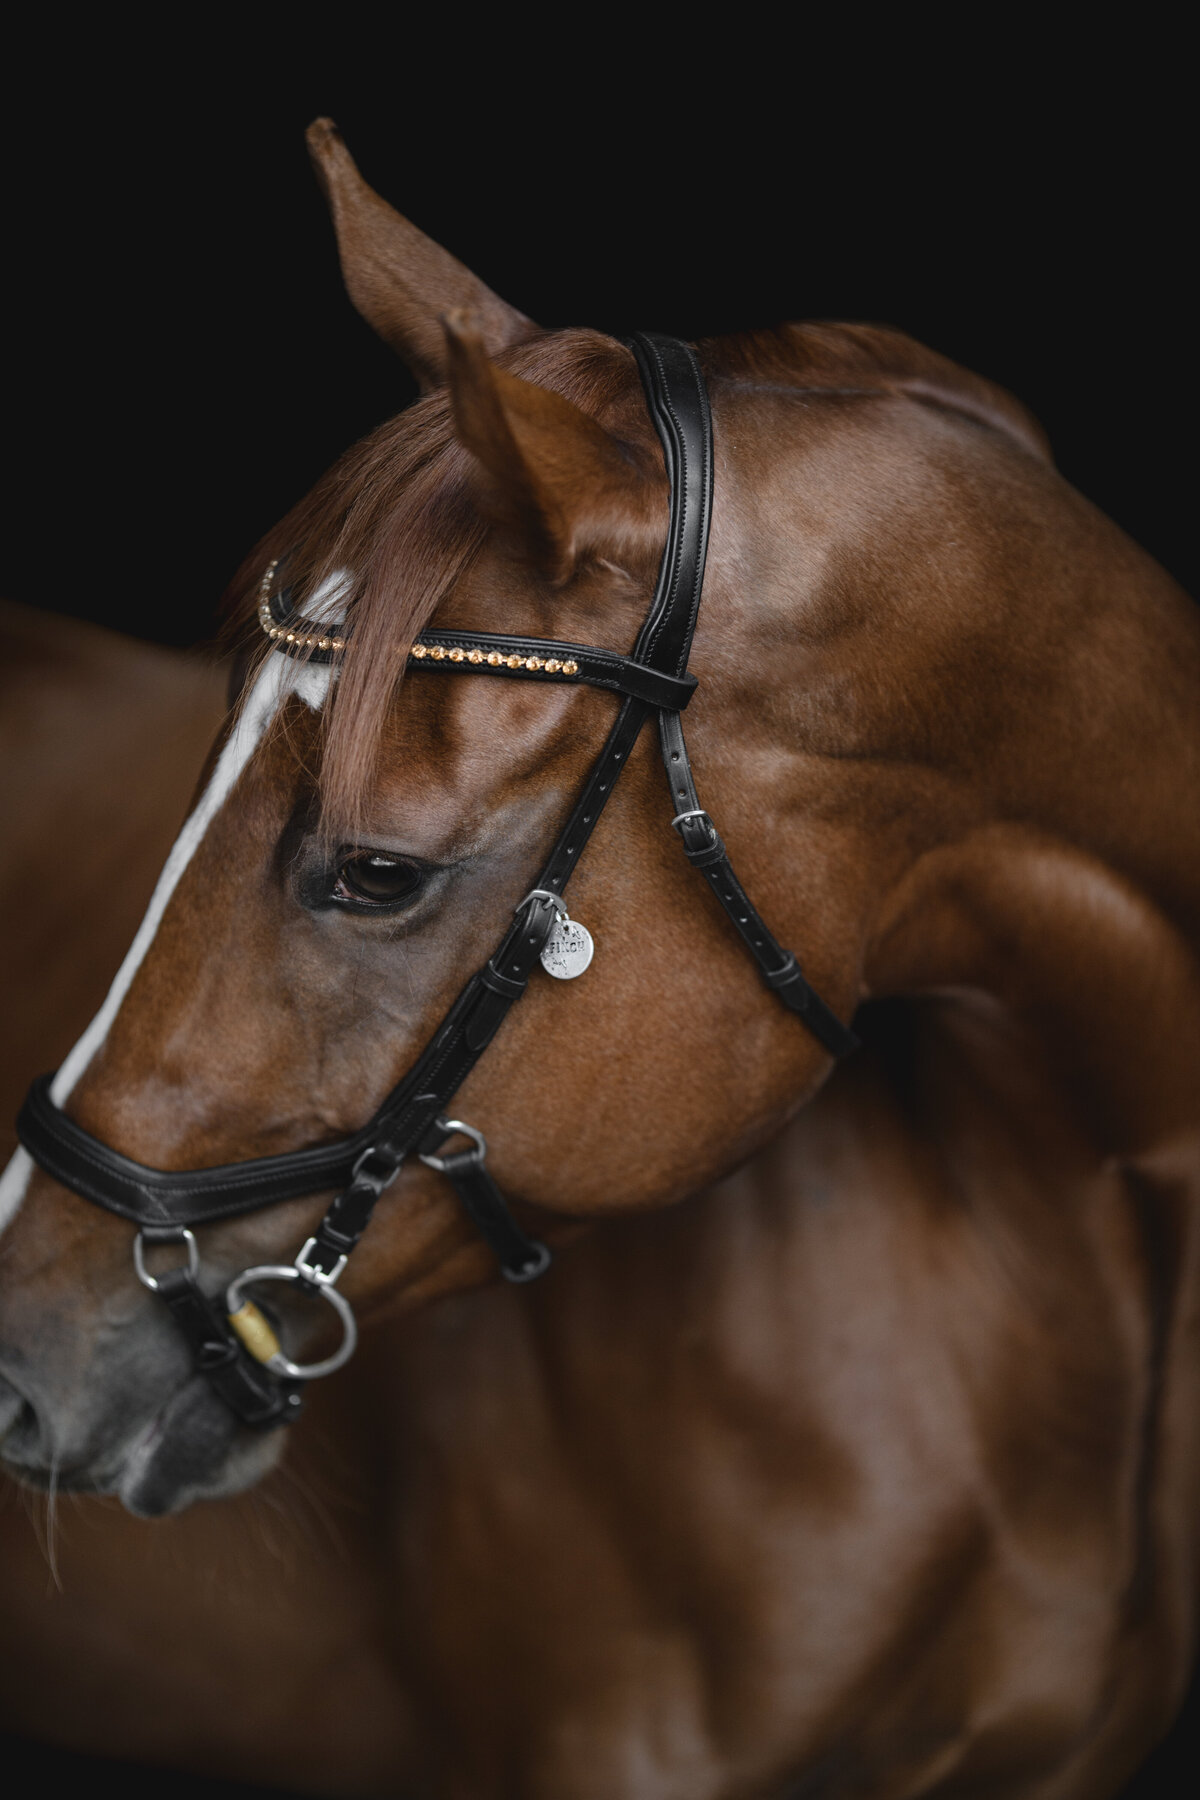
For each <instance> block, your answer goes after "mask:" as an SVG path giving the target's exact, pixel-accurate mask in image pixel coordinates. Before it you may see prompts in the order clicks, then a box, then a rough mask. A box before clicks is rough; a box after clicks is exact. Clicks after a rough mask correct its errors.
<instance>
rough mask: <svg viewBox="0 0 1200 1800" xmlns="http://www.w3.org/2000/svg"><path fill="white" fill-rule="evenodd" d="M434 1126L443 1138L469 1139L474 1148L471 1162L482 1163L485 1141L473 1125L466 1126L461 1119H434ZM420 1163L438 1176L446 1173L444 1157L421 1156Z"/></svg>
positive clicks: (484, 1154)
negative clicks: (434, 1170) (433, 1170)
mask: <svg viewBox="0 0 1200 1800" xmlns="http://www.w3.org/2000/svg"><path fill="white" fill-rule="evenodd" d="M434 1124H435V1125H436V1126H437V1128H438V1130H439V1131H440V1132H441V1134H442V1136H443V1138H448V1137H456V1136H458V1137H468V1138H470V1140H471V1142H472V1143H473V1144H474V1146H475V1148H474V1150H473V1152H472V1154H471V1161H472V1162H473V1163H481V1162H482V1161H483V1159H484V1157H485V1156H486V1155H487V1139H486V1138H485V1137H484V1135H483V1133H482V1131H476V1129H475V1127H474V1125H466V1124H464V1123H463V1121H462V1120H461V1119H435V1120H434ZM418 1154H419V1153H418ZM421 1161H422V1162H423V1163H424V1164H425V1165H426V1167H427V1168H430V1169H436V1170H437V1172H438V1174H439V1175H444V1174H445V1173H446V1159H445V1157H444V1156H422V1157H421Z"/></svg>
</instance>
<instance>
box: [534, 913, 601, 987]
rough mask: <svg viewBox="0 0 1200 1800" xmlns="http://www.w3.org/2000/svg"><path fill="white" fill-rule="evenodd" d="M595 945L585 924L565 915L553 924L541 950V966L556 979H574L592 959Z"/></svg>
mask: <svg viewBox="0 0 1200 1800" xmlns="http://www.w3.org/2000/svg"><path fill="white" fill-rule="evenodd" d="M595 948H596V946H595V944H593V942H592V934H591V932H590V931H589V930H588V928H587V926H586V925H581V924H580V923H579V921H578V920H577V919H568V918H566V917H565V916H564V917H562V918H560V919H559V920H558V921H557V923H556V924H555V927H554V930H553V931H552V932H551V933H550V936H549V937H548V938H547V940H546V947H545V949H544V950H543V951H542V957H541V961H542V967H543V969H545V971H546V973H547V975H553V976H554V977H555V979H556V980H557V981H574V979H575V977H576V976H577V975H582V974H583V971H584V970H585V969H586V968H587V966H588V964H589V963H590V962H591V960H592V953H593V952H594V950H595Z"/></svg>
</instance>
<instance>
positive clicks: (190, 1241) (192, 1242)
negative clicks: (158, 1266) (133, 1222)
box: [133, 1226, 200, 1294]
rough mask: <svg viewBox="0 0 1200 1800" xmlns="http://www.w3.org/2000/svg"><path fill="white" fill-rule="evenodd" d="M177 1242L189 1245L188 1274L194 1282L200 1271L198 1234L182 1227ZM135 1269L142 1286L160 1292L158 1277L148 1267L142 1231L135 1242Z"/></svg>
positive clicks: (153, 1291) (154, 1292) (153, 1292)
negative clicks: (197, 1244)
mask: <svg viewBox="0 0 1200 1800" xmlns="http://www.w3.org/2000/svg"><path fill="white" fill-rule="evenodd" d="M175 1241H176V1242H177V1243H181V1244H186V1245H187V1253H188V1254H187V1272H188V1274H189V1275H190V1276H191V1277H192V1279H193V1280H194V1279H195V1277H196V1276H197V1274H198V1273H199V1270H200V1251H199V1250H198V1248H197V1246H196V1234H195V1232H194V1231H189V1230H188V1229H187V1227H186V1226H181V1227H180V1231H179V1236H178V1238H177V1239H176V1240H175ZM133 1267H134V1273H135V1274H136V1275H137V1278H138V1280H139V1281H140V1282H141V1284H142V1286H143V1287H145V1288H149V1289H150V1292H151V1293H152V1294H156V1293H157V1292H158V1280H157V1277H156V1276H154V1275H151V1274H150V1272H149V1270H148V1269H147V1267H146V1258H145V1255H144V1253H143V1250H142V1234H141V1232H140V1231H139V1232H138V1234H137V1236H136V1237H135V1238H134V1240H133ZM164 1272H165V1271H164Z"/></svg>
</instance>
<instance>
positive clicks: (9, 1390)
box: [0, 1375, 25, 1443]
mask: <svg viewBox="0 0 1200 1800" xmlns="http://www.w3.org/2000/svg"><path fill="white" fill-rule="evenodd" d="M24 1409H25V1401H24V1399H23V1398H22V1396H21V1395H20V1394H18V1392H17V1390H16V1388H15V1387H11V1386H10V1385H9V1383H8V1382H7V1381H5V1379H4V1377H3V1376H2V1375H0V1443H3V1441H4V1439H5V1438H6V1437H7V1436H8V1434H9V1432H10V1431H12V1430H13V1428H14V1426H16V1425H17V1424H18V1422H19V1421H20V1417H21V1414H22V1412H23V1411H24Z"/></svg>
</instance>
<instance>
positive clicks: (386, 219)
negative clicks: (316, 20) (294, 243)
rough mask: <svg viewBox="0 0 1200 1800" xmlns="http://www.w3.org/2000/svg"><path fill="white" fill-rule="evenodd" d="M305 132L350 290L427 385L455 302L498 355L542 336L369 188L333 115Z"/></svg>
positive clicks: (439, 376)
mask: <svg viewBox="0 0 1200 1800" xmlns="http://www.w3.org/2000/svg"><path fill="white" fill-rule="evenodd" d="M306 137H307V140H308V151H309V155H310V156H311V157H312V161H313V167H314V168H315V170H316V173H317V180H318V181H319V182H320V184H321V188H322V191H323V192H324V195H325V198H326V200H327V201H328V203H329V210H330V213H331V214H332V215H333V227H334V231H335V232H336V233H337V243H338V255H339V257H340V258H341V264H342V276H343V278H344V280H345V283H346V290H347V292H348V293H349V295H350V298H351V300H352V301H353V302H354V304H355V306H356V307H357V308H358V310H359V312H360V313H361V314H362V316H363V318H364V319H365V320H366V321H367V323H368V325H370V326H371V327H372V328H373V329H374V330H375V331H377V332H378V333H379V335H380V337H381V338H383V340H384V341H385V343H388V344H390V345H391V347H392V349H393V350H396V351H398V352H399V354H400V355H401V356H402V357H403V358H404V361H405V362H406V363H407V364H408V366H409V368H410V369H411V370H412V372H413V374H414V375H415V376H416V378H417V380H418V382H419V383H420V385H421V387H422V388H431V387H436V386H438V385H439V384H440V383H441V382H443V381H444V380H445V379H446V355H445V340H444V338H443V336H442V330H441V326H440V324H439V320H440V318H441V316H442V314H443V313H445V312H447V311H448V310H449V309H450V308H451V307H458V306H467V307H470V309H471V311H472V312H473V313H474V314H475V315H476V317H477V319H478V320H479V329H480V332H481V333H482V336H483V339H484V342H485V343H486V344H487V346H488V348H489V349H490V350H492V351H493V352H495V351H497V350H503V349H505V348H506V347H507V346H508V345H509V344H523V343H525V342H526V341H527V340H528V339H529V338H533V337H539V336H540V335H541V327H540V326H539V325H535V324H534V322H533V320H532V319H527V318H526V317H525V314H524V313H522V312H518V311H517V309H516V307H515V306H509V305H508V303H507V301H505V300H501V298H500V296H499V295H498V294H493V292H492V290H491V288H489V287H485V286H484V284H483V282H482V281H480V279H479V277H478V276H477V275H472V273H471V271H470V269H467V268H464V267H463V265H462V263H460V262H459V261H458V260H457V259H456V258H455V257H453V256H451V255H450V253H449V251H447V250H443V249H442V248H441V246H440V245H439V244H435V243H434V242H433V240H432V238H427V237H426V236H425V233H424V232H423V231H418V230H417V228H416V226H415V225H410V224H409V222H408V220H407V219H405V218H402V217H401V215H400V214H399V213H398V212H396V211H395V210H394V209H393V208H392V207H390V206H389V205H388V203H387V201H386V200H383V199H381V198H380V196H379V195H378V194H377V193H376V192H375V190H374V189H373V188H369V187H368V186H367V184H366V182H365V181H364V180H363V178H362V176H361V175H360V174H359V172H358V169H357V167H356V166H355V163H354V158H353V157H352V156H351V155H350V152H349V151H348V150H347V148H346V146H345V144H344V142H343V141H342V134H341V132H340V131H339V130H338V128H337V126H336V125H335V124H334V122H333V120H332V119H315V120H314V121H313V123H312V124H311V125H310V126H309V128H308V131H307V133H306Z"/></svg>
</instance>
